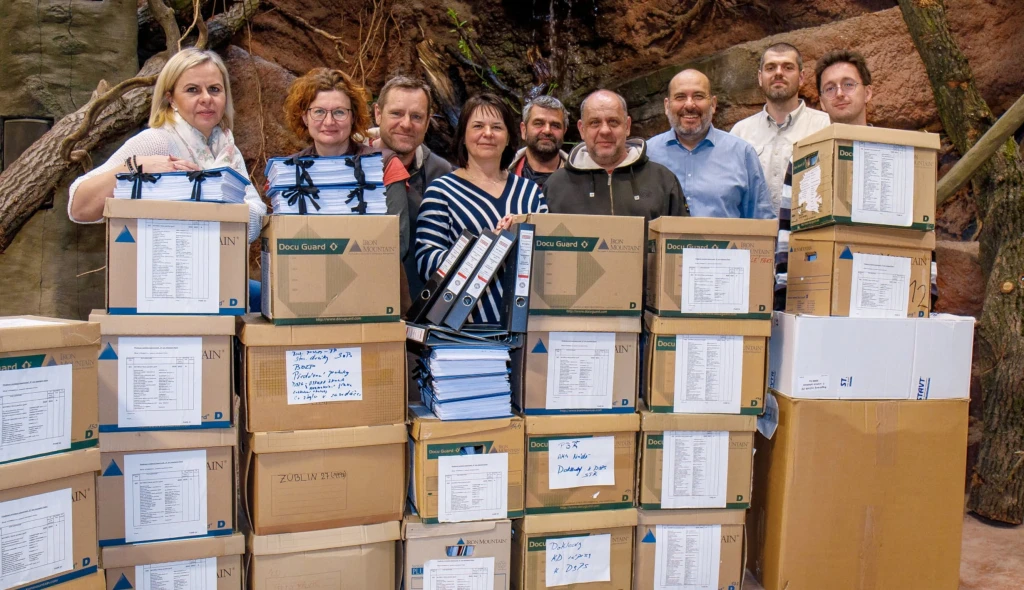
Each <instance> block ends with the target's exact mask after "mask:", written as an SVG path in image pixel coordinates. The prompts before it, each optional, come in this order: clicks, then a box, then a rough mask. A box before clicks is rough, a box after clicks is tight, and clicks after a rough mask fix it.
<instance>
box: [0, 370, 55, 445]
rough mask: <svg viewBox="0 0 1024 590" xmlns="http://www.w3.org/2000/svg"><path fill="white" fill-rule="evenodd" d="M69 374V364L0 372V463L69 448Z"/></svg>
mask: <svg viewBox="0 0 1024 590" xmlns="http://www.w3.org/2000/svg"><path fill="white" fill-rule="evenodd" d="M39 356H40V357H42V355H39ZM22 358H24V357H22ZM10 360H12V359H4V361H10ZM19 360H20V359H19ZM25 364H28V365H29V366H31V365H33V364H36V363H32V362H31V361H30V360H28V359H25V360H20V365H25ZM72 371H73V367H72V365H70V364H68V365H54V366H50V367H33V368H25V369H12V370H2V371H0V462H6V461H13V460H15V459H23V458H25V457H31V456H33V455H42V454H45V453H53V452H56V451H66V450H68V449H70V448H71V395H72V391H71V385H72Z"/></svg>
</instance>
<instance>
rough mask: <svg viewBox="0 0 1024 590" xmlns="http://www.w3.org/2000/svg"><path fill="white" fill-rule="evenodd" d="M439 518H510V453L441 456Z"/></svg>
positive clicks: (438, 486) (447, 520)
mask: <svg viewBox="0 0 1024 590" xmlns="http://www.w3.org/2000/svg"><path fill="white" fill-rule="evenodd" d="M437 492H438V501H437V520H438V521H439V522H467V521H471V520H492V519H497V518H507V517H508V453H487V454H480V455H454V456H441V457H438V458H437Z"/></svg>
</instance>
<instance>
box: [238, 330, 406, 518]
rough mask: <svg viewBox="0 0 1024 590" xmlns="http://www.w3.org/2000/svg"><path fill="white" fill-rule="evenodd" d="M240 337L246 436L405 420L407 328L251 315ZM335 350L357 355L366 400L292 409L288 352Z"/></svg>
mask: <svg viewBox="0 0 1024 590" xmlns="http://www.w3.org/2000/svg"><path fill="white" fill-rule="evenodd" d="M238 337H239V340H241V342H242V344H243V346H244V349H243V351H242V356H243V361H242V369H241V371H242V379H243V388H244V389H245V398H244V399H245V410H246V418H247V421H246V430H247V431H248V432H273V431H283V430H316V429H324V428H346V427H350V426H377V425H385V424H397V423H399V422H403V421H404V420H405V408H406V401H405V387H406V383H407V380H406V371H405V324H404V323H403V322H390V323H384V324H345V325H322V326H274V325H273V324H271V323H270V322H268V321H267V320H266V319H264V318H262V317H260V316H257V315H252V314H250V315H247V316H245V317H244V318H243V321H242V322H240V323H239V326H238ZM332 348H358V349H359V351H360V355H361V365H362V390H361V397H362V399H347V400H341V401H328V402H317V403H290V402H289V396H288V387H289V379H290V375H289V363H288V359H287V357H288V354H287V351H290V350H307V351H308V350H329V349H332ZM324 378H325V379H326V378H327V377H326V376H325V377H324ZM396 520H397V518H396Z"/></svg>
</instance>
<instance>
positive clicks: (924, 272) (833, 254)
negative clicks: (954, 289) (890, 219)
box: [786, 225, 935, 318]
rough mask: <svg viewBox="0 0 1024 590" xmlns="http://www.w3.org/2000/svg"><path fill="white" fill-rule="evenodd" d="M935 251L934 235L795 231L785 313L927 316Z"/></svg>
mask: <svg viewBox="0 0 1024 590" xmlns="http://www.w3.org/2000/svg"><path fill="white" fill-rule="evenodd" d="M934 249H935V233H934V232H926V233H922V232H916V231H911V230H904V229H890V228H882V227H858V226H853V227H851V226H840V225H837V226H830V227H823V228H820V229H815V230H810V231H806V232H799V233H794V234H792V235H791V236H790V238H789V267H788V287H787V289H786V311H788V312H789V313H804V314H809V315H833V316H853V317H886V318H899V317H927V316H928V312H929V311H930V310H931V307H932V305H931V302H932V297H931V285H932V283H931V277H932V250H934ZM879 256H884V258H877V257H879ZM905 259H908V260H905ZM904 297H905V298H906V299H905V301H906V303H905V304H904Z"/></svg>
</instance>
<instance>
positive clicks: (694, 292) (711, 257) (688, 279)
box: [679, 248, 750, 314]
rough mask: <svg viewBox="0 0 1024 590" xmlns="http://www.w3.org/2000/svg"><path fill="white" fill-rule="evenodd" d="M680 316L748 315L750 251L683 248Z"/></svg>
mask: <svg viewBox="0 0 1024 590" xmlns="http://www.w3.org/2000/svg"><path fill="white" fill-rule="evenodd" d="M682 264H683V272H682V287H681V291H680V292H681V293H682V295H683V297H682V302H681V304H680V309H679V311H680V312H681V313H699V314H704V313H747V311H748V309H749V307H750V250H741V249H738V248H733V249H727V250H722V249H716V248H707V249H702V248H684V249H683V261H682Z"/></svg>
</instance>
